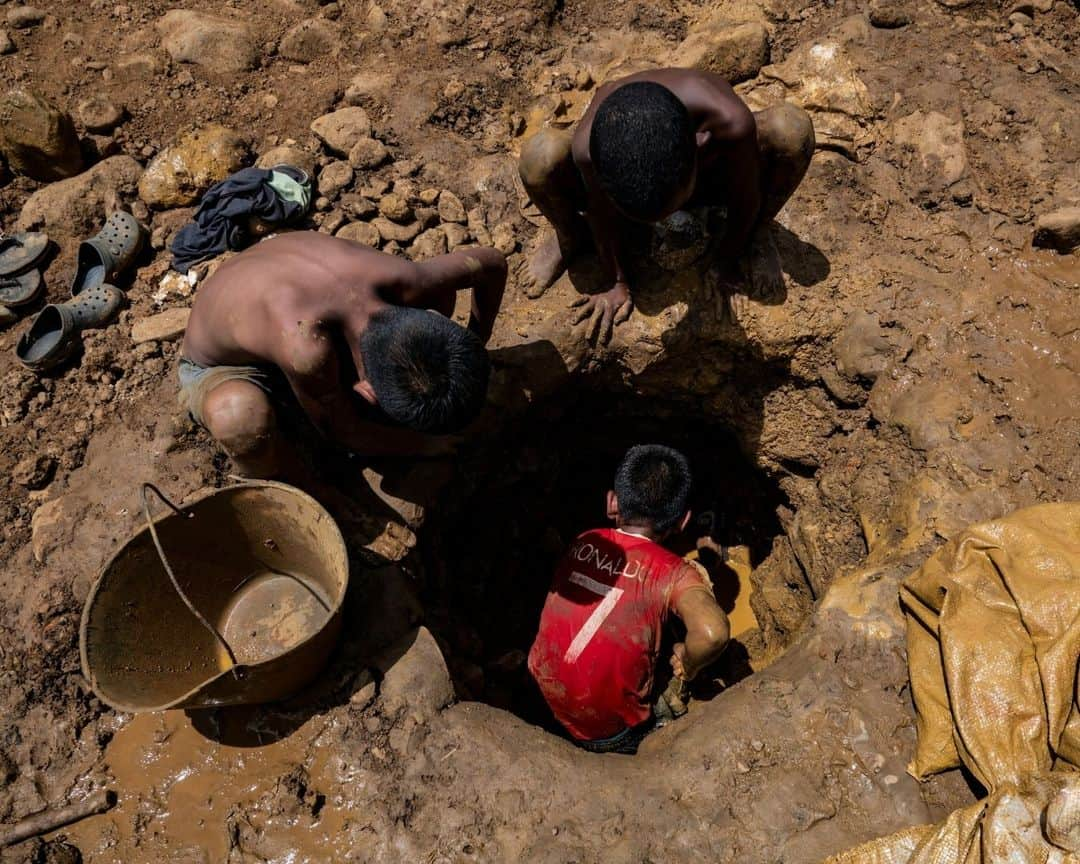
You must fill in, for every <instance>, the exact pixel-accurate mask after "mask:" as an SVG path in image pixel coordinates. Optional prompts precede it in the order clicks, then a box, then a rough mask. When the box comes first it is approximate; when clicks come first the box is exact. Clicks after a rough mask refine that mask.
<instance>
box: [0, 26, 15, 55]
mask: <svg viewBox="0 0 1080 864" xmlns="http://www.w3.org/2000/svg"><path fill="white" fill-rule="evenodd" d="M15 50H16V49H15V42H14V41H13V40H12V38H11V36H10V35H9V34H8V32H7V30H0V56H3V55H5V54H14V53H15Z"/></svg>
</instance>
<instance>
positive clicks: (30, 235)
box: [0, 231, 49, 276]
mask: <svg viewBox="0 0 1080 864" xmlns="http://www.w3.org/2000/svg"><path fill="white" fill-rule="evenodd" d="M48 251H49V238H48V236H47V235H45V234H43V233H42V232H40V231H28V232H23V233H19V234H8V235H6V236H4V237H0V276H16V275H18V274H19V273H25V272H26V271H27V270H30V269H32V268H34V267H35V266H37V265H38V264H39V263H40V262H41V259H42V258H44V257H45V253H46V252H48Z"/></svg>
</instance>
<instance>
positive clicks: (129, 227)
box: [71, 210, 146, 297]
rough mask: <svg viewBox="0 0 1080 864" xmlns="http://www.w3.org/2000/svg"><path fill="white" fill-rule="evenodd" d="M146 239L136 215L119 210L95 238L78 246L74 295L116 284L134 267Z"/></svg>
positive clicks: (72, 291)
mask: <svg viewBox="0 0 1080 864" xmlns="http://www.w3.org/2000/svg"><path fill="white" fill-rule="evenodd" d="M145 240H146V235H145V233H144V232H143V229H142V226H141V225H139V222H138V220H137V219H136V218H135V217H134V216H132V215H131V214H130V213H124V212H123V211H120V210H118V211H117V212H116V213H113V214H112V215H111V216H110V217H109V218H108V219H106V220H105V224H104V225H103V226H102V228H101V230H100V231H99V232H98V234H97V236H96V237H92V238H91V239H89V240H84V241H83V242H82V243H80V244H79V254H78V258H77V262H76V266H75V278H74V279H72V281H71V296H72V297H77V296H79V295H80V294H81V293H83V292H84V291H86V290H87V289H89V288H94V287H97V286H99V285H104V284H106V283H108V282H112V281H114V280H115V279H116V277H117V276H118V275H120V273H122V272H123V271H124V270H126V269H127V268H128V267H130V266H131V263H132V262H133V261H134V260H135V258H136V256H137V255H138V254H139V252H140V251H142V247H143V243H144V242H145Z"/></svg>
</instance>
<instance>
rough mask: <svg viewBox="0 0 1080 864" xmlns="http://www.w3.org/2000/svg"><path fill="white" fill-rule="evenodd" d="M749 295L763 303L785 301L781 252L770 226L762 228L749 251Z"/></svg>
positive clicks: (755, 236)
mask: <svg viewBox="0 0 1080 864" xmlns="http://www.w3.org/2000/svg"><path fill="white" fill-rule="evenodd" d="M747 257H748V265H749V266H748V268H747V269H748V270H749V274H748V275H749V280H748V281H749V283H750V290H749V292H748V293H749V295H750V296H751V297H752V298H753V299H754V300H757V301H759V302H761V303H768V304H775V303H780V302H782V301H783V299H784V291H785V286H784V270H783V268H782V266H781V264H780V252H779V250H778V249H777V248H776V241H775V240H773V236H772V233H771V232H770V231H769V228H768V226H762V227H760V228H759V229H758V230H757V232H756V233H755V234H754V237H753V239H752V240H751V242H750V249H749V251H748V256H747Z"/></svg>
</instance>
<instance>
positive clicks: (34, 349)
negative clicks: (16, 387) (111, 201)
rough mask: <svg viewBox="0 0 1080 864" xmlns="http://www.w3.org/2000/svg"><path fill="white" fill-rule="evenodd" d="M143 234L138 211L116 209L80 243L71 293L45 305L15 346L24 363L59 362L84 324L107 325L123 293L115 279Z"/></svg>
mask: <svg viewBox="0 0 1080 864" xmlns="http://www.w3.org/2000/svg"><path fill="white" fill-rule="evenodd" d="M144 240H145V236H144V233H143V230H142V226H140V225H139V223H138V221H137V220H136V219H135V217H134V216H132V215H131V214H130V213H123V212H116V213H113V214H112V215H111V216H109V218H108V219H107V220H106V222H105V225H104V227H103V228H102V229H101V231H100V232H98V234H97V236H96V237H93V238H91V239H90V240H84V241H83V242H82V243H80V244H79V254H78V259H77V264H76V267H75V278H74V279H73V280H72V282H71V299H70V300H68V301H67V302H65V303H50V304H49V305H48V306H46V307H45V308H44V309H42V310H41V312H39V313H38V315H37V317H36V318H35V319H34V321H33V323H32V324H31V325H30V329H29V330H27V331H26V332H25V333H24V334H23V335H22V338H20V339H19V343H18V345H16V347H15V355H16V356H17V357H18V359H19V361H20V362H21V363H22V364H23V365H24V366H26V367H28V368H30V369H33V370H34V371H35V372H42V371H45V370H47V369H52V368H53V367H54V366H58V365H59V364H61V363H63V362H64V361H65V360H66V359H68V357H70V356H71V355H72V354H73V353H74V351H75V349H76V348H77V347H78V345H79V334H80V333H81V332H82V331H83V330H91V329H94V328H97V327H104V326H105V325H106V324H108V323H109V322H110V321H111V320H112V319H113V318H114V317H116V314H117V313H118V312H119V311H120V307H121V306H122V305H123V303H124V293H123V292H122V291H121V290H120V289H119V288H117V287H116V286H115V285H113V284H111V282H112V280H114V279H115V278H116V277H117V275H119V274H120V273H121V272H122V271H124V270H126V269H127V268H128V267H129V266H131V263H132V262H133V261H134V260H135V258H136V256H138V254H139V252H140V251H141V250H142V247H143V242H144Z"/></svg>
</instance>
